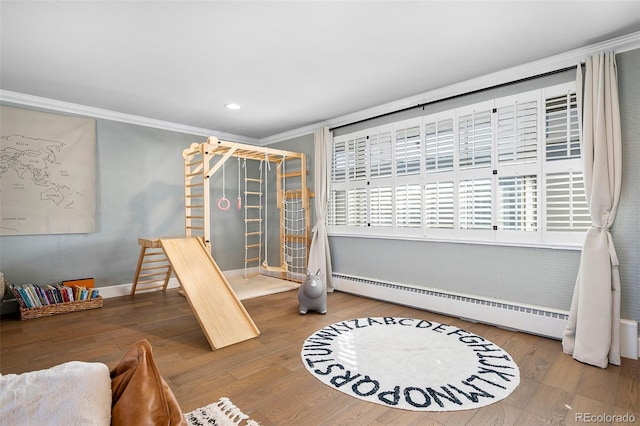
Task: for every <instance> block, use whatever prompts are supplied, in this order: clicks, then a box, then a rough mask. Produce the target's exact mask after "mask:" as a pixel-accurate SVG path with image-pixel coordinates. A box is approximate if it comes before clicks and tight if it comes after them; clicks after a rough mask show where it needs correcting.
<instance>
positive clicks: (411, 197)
mask: <svg viewBox="0 0 640 426" xmlns="http://www.w3.org/2000/svg"><path fill="white" fill-rule="evenodd" d="M396 226H398V227H401V228H421V227H422V191H421V189H420V184H408V185H400V186H398V187H397V188H396Z"/></svg>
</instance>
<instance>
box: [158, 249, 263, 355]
mask: <svg viewBox="0 0 640 426" xmlns="http://www.w3.org/2000/svg"><path fill="white" fill-rule="evenodd" d="M160 243H161V244H162V248H163V249H164V251H165V253H166V255H167V258H168V259H169V262H170V263H171V266H172V268H173V271H174V273H175V275H176V277H177V278H178V281H179V282H180V285H181V286H182V289H183V290H184V293H185V296H186V298H187V301H188V302H189V305H191V309H193V312H194V313H195V315H196V318H197V319H198V322H199V323H200V327H202V331H204V334H205V336H206V337H207V340H208V341H209V344H210V345H211V347H212V348H213V349H219V348H222V347H225V346H229V345H232V344H234V343H238V342H242V341H244V340H248V339H252V338H254V337H257V336H259V335H260V330H258V328H257V327H256V325H255V324H254V322H253V320H252V319H251V317H250V316H249V314H248V313H247V311H246V310H245V308H244V306H243V305H242V302H240V299H238V296H236V294H235V292H234V291H233V289H232V288H231V285H230V284H229V282H228V281H227V279H226V278H225V276H224V275H223V274H222V271H221V270H220V268H218V265H217V264H216V262H215V261H214V260H213V257H211V255H210V254H209V250H208V249H207V247H206V246H205V245H204V242H203V241H202V239H201V238H198V237H187V238H167V239H163V238H161V239H160Z"/></svg>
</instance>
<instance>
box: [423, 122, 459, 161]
mask: <svg viewBox="0 0 640 426" xmlns="http://www.w3.org/2000/svg"><path fill="white" fill-rule="evenodd" d="M453 137H454V134H453V119H452V118H449V119H446V120H436V121H427V122H425V126H424V143H425V160H426V169H427V173H433V172H441V171H451V170H453Z"/></svg>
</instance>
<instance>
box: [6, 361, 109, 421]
mask: <svg viewBox="0 0 640 426" xmlns="http://www.w3.org/2000/svg"><path fill="white" fill-rule="evenodd" d="M0 419H2V423H3V424H7V425H82V426H88V425H96V426H98V425H109V424H110V423H111V377H110V376H109V367H107V366H106V365H105V364H102V363H96V362H81V361H71V362H67V363H64V364H60V365H56V366H55V367H52V368H49V369H46V370H38V371H30V372H27V373H23V374H6V375H0Z"/></svg>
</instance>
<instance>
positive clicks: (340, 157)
mask: <svg viewBox="0 0 640 426" xmlns="http://www.w3.org/2000/svg"><path fill="white" fill-rule="evenodd" d="M346 146H347V145H346V141H345V140H337V139H334V141H333V153H332V159H331V181H332V182H344V181H345V179H346V177H347V149H346Z"/></svg>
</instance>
